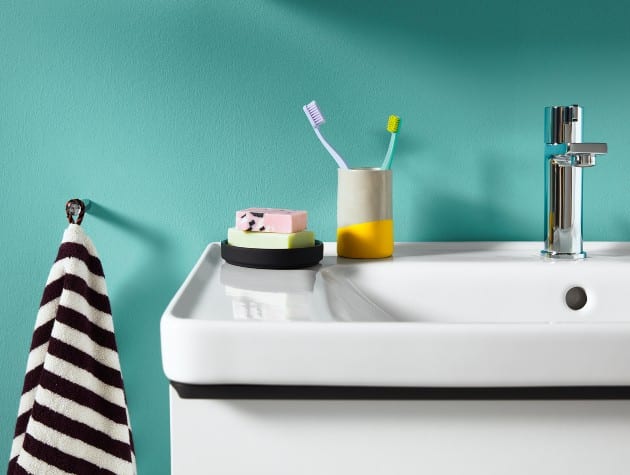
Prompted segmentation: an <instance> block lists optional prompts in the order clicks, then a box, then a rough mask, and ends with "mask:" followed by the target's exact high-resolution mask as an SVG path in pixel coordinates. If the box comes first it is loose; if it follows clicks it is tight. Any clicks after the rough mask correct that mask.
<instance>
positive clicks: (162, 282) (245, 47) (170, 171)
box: [0, 0, 630, 475]
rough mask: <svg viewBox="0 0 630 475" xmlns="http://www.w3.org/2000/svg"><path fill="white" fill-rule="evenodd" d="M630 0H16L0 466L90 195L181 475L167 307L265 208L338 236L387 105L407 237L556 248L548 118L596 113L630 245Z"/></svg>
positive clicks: (135, 363) (5, 92)
mask: <svg viewBox="0 0 630 475" xmlns="http://www.w3.org/2000/svg"><path fill="white" fill-rule="evenodd" d="M629 14H630V4H625V3H623V2H617V1H613V0H602V1H599V2H592V1H590V0H589V1H586V0H571V1H568V0H557V1H555V2H548V1H547V0H529V1H505V0H479V1H475V2H465V1H463V0H459V1H457V0H446V1H425V0H400V1H398V2H384V1H382V0H379V1H375V0H368V1H366V0H361V1H359V0H317V1H315V0H249V1H246V0H230V1H228V0H225V1H221V0H217V1H210V0H207V1H187V0H184V1H174V0H136V1H128V0H125V1H122V0H110V1H106V2H105V1H95V0H83V1H78V0H76V1H72V0H56V1H54V2H50V1H43V0H19V1H18V0H0V160H1V161H2V167H1V169H0V170H1V171H0V173H1V174H2V175H1V177H2V178H1V181H0V203H2V205H1V206H2V221H3V223H2V233H1V234H0V236H1V238H0V239H1V240H0V258H1V260H0V264H1V267H2V273H1V276H2V277H1V278H2V297H3V298H2V310H1V311H0V313H1V317H0V318H1V319H0V321H1V322H2V326H1V328H0V379H1V380H2V389H1V390H0V454H3V455H2V458H6V459H8V452H9V446H10V440H11V436H12V431H13V424H14V420H15V415H16V411H17V402H18V397H19V393H20V389H21V384H22V375H23V372H24V367H25V364H26V357H27V353H28V345H29V343H30V337H31V332H32V328H33V323H34V318H35V314H36V311H37V307H38V303H39V298H40V296H41V291H42V288H43V284H44V281H45V279H46V276H47V273H48V270H49V268H50V265H51V263H52V260H53V258H54V256H55V253H56V250H57V246H58V243H59V241H60V239H61V234H62V231H63V229H64V227H65V223H64V216H63V206H64V204H65V201H66V200H67V199H69V198H71V197H74V196H79V197H85V198H90V199H91V200H93V201H94V202H95V204H94V208H93V210H92V212H91V213H90V214H89V215H88V216H87V217H86V220H85V224H84V226H85V228H86V229H87V231H88V233H89V234H90V235H91V237H92V239H93V240H94V242H95V244H96V246H97V248H98V249H99V251H100V254H101V258H102V260H103V264H104V267H105V272H106V275H107V282H108V285H109V292H110V298H111V301H112V306H113V313H114V319H115V324H116V331H117V336H118V343H119V347H120V356H121V361H122V366H123V372H124V377H125V381H126V385H127V392H128V399H129V405H130V411H131V419H132V424H133V427H134V430H135V437H136V444H137V453H138V460H139V469H140V472H141V473H142V474H152V475H153V474H162V473H168V458H169V456H168V449H169V443H168V400H167V381H166V380H165V378H164V376H163V374H162V371H161V364H160V347H159V318H160V316H161V313H162V311H163V309H164V308H165V306H166V304H167V302H168V300H169V299H170V297H171V296H172V295H173V293H174V292H175V290H176V288H177V286H178V285H179V283H181V281H182V280H183V278H184V277H185V276H186V274H187V273H188V271H189V270H190V269H191V267H192V265H193V264H194V262H195V260H196V258H197V257H198V256H199V255H200V253H201V252H202V250H203V249H204V247H205V246H206V244H207V243H208V242H210V241H215V240H220V239H222V238H223V237H224V235H225V229H226V227H227V226H228V225H230V223H231V222H232V219H233V211H234V210H235V209H237V208H240V207H245V206H256V205H260V206H279V207H280V206H281V207H292V208H304V209H308V210H309V212H310V223H311V227H312V228H313V229H314V230H315V231H316V233H317V235H318V237H319V238H321V239H324V240H333V239H334V229H335V213H334V208H335V191H336V188H335V187H336V171H335V166H334V162H333V160H332V159H331V158H330V157H329V156H328V155H327V154H326V152H325V151H324V150H323V148H322V147H321V146H320V145H319V143H318V142H317V140H316V138H315V136H314V134H313V133H312V131H311V130H310V127H309V126H308V123H307V121H306V118H305V117H304V115H303V113H302V110H301V106H302V105H303V104H305V103H306V102H308V101H310V100H311V99H317V100H318V102H319V104H320V106H321V107H322V110H323V112H324V114H325V115H326V117H327V120H328V122H327V124H326V125H325V126H324V129H323V130H324V132H325V135H326V136H327V137H328V138H329V140H330V141H331V143H333V144H334V145H335V146H336V147H337V148H338V149H339V151H340V152H341V153H342V155H344V157H345V158H346V159H347V160H348V162H349V163H350V164H351V165H352V166H375V165H377V164H379V163H380V161H381V160H382V157H383V155H384V153H385V150H386V147H387V141H388V136H387V134H386V132H385V130H384V129H385V124H386V121H387V116H388V115H389V114H390V113H397V114H398V115H400V116H401V117H402V118H403V123H402V132H401V138H400V146H399V149H398V156H397V157H396V162H395V164H394V167H393V168H394V174H395V175H394V186H395V192H394V200H395V203H394V215H395V216H394V217H395V220H396V237H397V239H398V240H503V239H507V240H514V239H523V240H541V239H542V219H543V218H542V208H543V191H542V178H543V174H542V173H543V170H542V137H543V135H542V118H543V108H544V106H546V105H551V104H571V103H574V102H578V103H580V104H581V105H583V106H584V111H585V119H584V122H585V132H584V138H585V140H593V141H600V140H601V141H607V142H609V146H610V154H609V156H607V157H605V158H602V159H601V160H600V161H599V164H598V166H597V167H595V168H594V169H590V170H586V172H585V174H584V175H585V210H584V215H585V216H584V220H585V236H586V238H587V239H591V240H627V239H629V238H630V214H629V213H628V206H627V202H628V200H629V199H630V195H629V193H628V183H629V180H628V178H629V171H630V165H629V164H628V161H627V159H626V155H627V153H624V152H625V151H627V150H629V149H630V133H629V130H628V129H629V127H628V124H627V117H626V116H627V114H626V111H627V110H630V94H628V89H627V88H628V79H627V78H628V74H629V73H630V55H629V54H628V51H629V49H630V29H628V28H627V24H626V19H627V18H628V15H629Z"/></svg>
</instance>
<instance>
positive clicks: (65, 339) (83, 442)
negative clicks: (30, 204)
mask: <svg viewBox="0 0 630 475" xmlns="http://www.w3.org/2000/svg"><path fill="white" fill-rule="evenodd" d="M7 473H8V475H18V474H34V475H40V474H51V475H56V474H67V473H73V474H89V475H94V474H115V475H127V474H135V473H136V463H135V455H134V451H133V442H132V437H131V429H130V425H129V415H128V411H127V403H126V399H125V392H124V387H123V380H122V376H121V372H120V361H119V359H118V350H117V347H116V339H115V337H114V326H113V321H112V316H111V309H110V305H109V298H108V297H107V289H106V286H105V277H104V274H103V268H102V266H101V262H100V260H99V258H98V255H97V253H96V250H95V248H94V245H93V244H92V241H91V240H90V238H89V237H88V236H87V235H86V234H85V233H84V231H83V229H82V228H81V226H79V225H78V224H70V225H69V226H68V228H67V229H66V231H65V233H64V235H63V241H62V243H61V246H60V248H59V253H58V255H57V259H56V260H55V263H54V265H53V267H52V269H51V271H50V275H49V276H48V281H47V282H46V288H45V289H44V295H43V296H42V301H41V306H40V309H39V312H38V314H37V321H36V323H35V330H34V332H33V340H32V343H31V350H30V354H29V356H28V363H27V368H26V375H25V377H24V388H23V390H22V397H21V399H20V407H19V410H18V417H17V422H16V427H15V438H14V439H13V446H12V448H11V457H10V461H9V468H8V472H7Z"/></svg>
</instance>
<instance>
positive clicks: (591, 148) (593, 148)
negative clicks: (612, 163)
mask: <svg viewBox="0 0 630 475" xmlns="http://www.w3.org/2000/svg"><path fill="white" fill-rule="evenodd" d="M556 147H558V148H559V150H558V151H557V153H556V154H555V155H554V159H555V161H556V163H557V164H558V165H560V166H563V167H580V168H586V167H593V166H595V161H596V157H597V155H604V154H606V153H608V144H606V143H588V142H575V143H566V144H559V145H558V146H556Z"/></svg>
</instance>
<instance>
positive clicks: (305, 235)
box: [227, 208, 315, 249]
mask: <svg viewBox="0 0 630 475" xmlns="http://www.w3.org/2000/svg"><path fill="white" fill-rule="evenodd" d="M306 226H307V213H306V211H294V210H289V209H276V208H248V209H244V210H240V211H237V212H236V225H235V226H234V227H233V228H229V229H228V238H227V241H228V244H229V245H231V246H238V247H245V248H253V249H295V248H306V247H313V246H314V245H315V234H314V233H313V231H309V230H307V229H306Z"/></svg>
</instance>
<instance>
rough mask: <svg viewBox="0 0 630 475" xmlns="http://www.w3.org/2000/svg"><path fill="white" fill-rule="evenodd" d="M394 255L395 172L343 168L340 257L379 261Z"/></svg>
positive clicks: (339, 182) (340, 178)
mask: <svg viewBox="0 0 630 475" xmlns="http://www.w3.org/2000/svg"><path fill="white" fill-rule="evenodd" d="M393 253H394V220H393V218H392V171H391V170H383V169H380V168H350V169H343V168H339V170H338V174H337V255H338V256H339V257H349V258H353V259H378V258H383V257H390V256H391V255H392V254H393Z"/></svg>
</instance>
